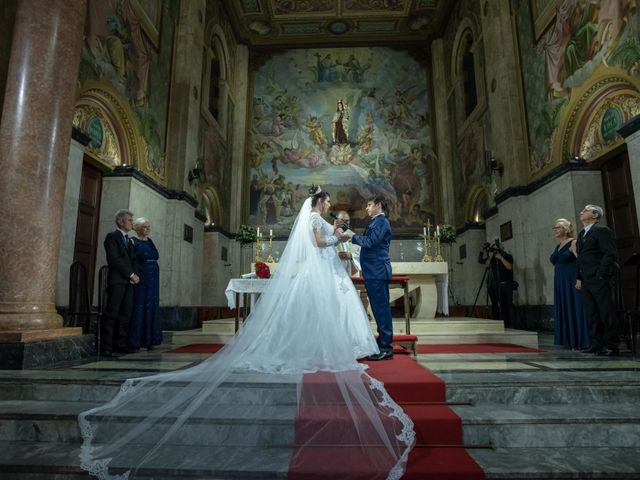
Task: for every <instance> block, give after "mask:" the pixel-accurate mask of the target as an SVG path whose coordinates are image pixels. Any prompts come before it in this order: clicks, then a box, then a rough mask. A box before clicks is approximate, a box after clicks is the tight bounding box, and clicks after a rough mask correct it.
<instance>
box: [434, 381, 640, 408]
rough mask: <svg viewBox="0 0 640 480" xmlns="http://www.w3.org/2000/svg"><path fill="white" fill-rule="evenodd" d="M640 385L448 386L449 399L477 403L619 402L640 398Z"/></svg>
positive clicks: (633, 400)
mask: <svg viewBox="0 0 640 480" xmlns="http://www.w3.org/2000/svg"><path fill="white" fill-rule="evenodd" d="M639 398H640V385H633V386H629V385H617V386H607V385H560V386H544V385H539V386H538V385H536V386H520V387H515V386H514V387H509V386H503V387H499V388H496V387H495V386H487V387H484V388H474V389H468V388H458V387H450V386H447V400H449V401H452V402H455V401H461V400H470V401H472V402H473V403H474V404H475V405H482V404H493V405H547V404H559V403H563V404H570V405H574V406H575V405H589V404H602V403H606V404H619V403H632V402H637V401H638V399H639Z"/></svg>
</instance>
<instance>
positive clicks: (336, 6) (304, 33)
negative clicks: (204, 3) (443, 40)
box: [223, 0, 455, 47]
mask: <svg viewBox="0 0 640 480" xmlns="http://www.w3.org/2000/svg"><path fill="white" fill-rule="evenodd" d="M223 3H224V4H225V5H226V8H227V11H228V12H229V15H230V17H231V19H232V23H233V26H234V28H235V30H236V32H237V34H238V35H239V36H240V38H241V39H242V40H243V41H244V42H246V43H248V44H249V45H252V46H254V47H259V46H264V47H267V46H274V47H310V46H321V45H325V46H331V45H333V46H348V45H351V46H355V45H364V44H367V45H372V44H377V43H384V44H386V45H390V44H418V43H423V42H425V41H429V39H430V38H433V37H435V36H437V35H439V34H440V32H441V31H442V28H443V26H444V25H445V23H446V20H447V18H448V16H449V14H450V12H451V10H452V8H453V6H454V5H455V2H452V1H450V0H223Z"/></svg>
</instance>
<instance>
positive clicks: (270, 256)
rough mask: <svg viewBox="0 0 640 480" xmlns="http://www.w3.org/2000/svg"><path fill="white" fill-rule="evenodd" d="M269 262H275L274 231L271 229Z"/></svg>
mask: <svg viewBox="0 0 640 480" xmlns="http://www.w3.org/2000/svg"><path fill="white" fill-rule="evenodd" d="M267 263H275V260H274V259H273V233H272V232H271V230H269V256H268V257H267Z"/></svg>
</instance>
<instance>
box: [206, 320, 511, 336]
mask: <svg viewBox="0 0 640 480" xmlns="http://www.w3.org/2000/svg"><path fill="white" fill-rule="evenodd" d="M370 325H371V328H372V330H374V331H375V328H376V324H375V322H370ZM405 327H406V323H405V320H404V318H402V319H399V318H394V319H393V330H394V332H398V333H404V332H405ZM234 328H235V319H233V318H224V319H219V320H205V321H204V322H202V332H204V333H211V334H218V335H224V334H230V335H233V333H234ZM469 332H473V333H504V323H503V322H502V321H500V320H490V319H478V318H464V317H451V318H440V319H437V320H435V319H434V320H416V319H412V320H411V333H413V334H414V335H431V334H452V335H453V334H460V333H469Z"/></svg>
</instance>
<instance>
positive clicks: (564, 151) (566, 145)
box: [554, 66, 640, 163]
mask: <svg viewBox="0 0 640 480" xmlns="http://www.w3.org/2000/svg"><path fill="white" fill-rule="evenodd" d="M601 72H602V74H601V75H597V76H595V78H594V81H592V82H590V83H588V84H587V85H585V87H584V88H580V89H576V91H575V92H572V97H573V98H572V100H571V101H570V102H569V104H568V105H567V110H566V111H567V112H569V113H568V114H567V115H566V117H565V118H564V120H561V123H560V128H559V133H560V135H559V136H558V138H559V139H561V140H560V142H557V144H556V148H555V149H554V150H555V153H556V155H555V157H556V158H558V160H559V162H558V163H563V162H565V161H567V160H569V159H571V158H574V157H580V158H583V159H585V160H587V161H592V160H594V159H596V158H598V157H600V156H602V155H603V154H605V153H607V152H609V151H611V150H613V149H615V148H616V147H618V146H619V145H621V144H622V143H623V142H624V140H623V139H622V138H621V137H620V135H618V134H617V129H618V128H619V127H620V126H621V125H622V124H624V123H625V122H626V121H627V120H629V119H631V118H632V117H633V116H635V115H637V114H638V113H640V85H639V82H638V80H637V79H635V78H633V77H630V76H629V75H627V74H626V72H624V71H623V70H619V69H614V68H610V67H606V66H603V67H602V68H601ZM554 163H555V162H554Z"/></svg>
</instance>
